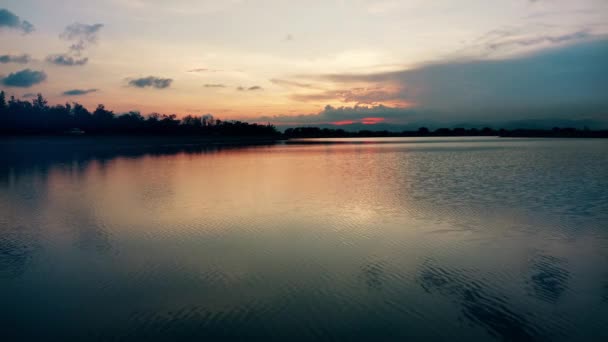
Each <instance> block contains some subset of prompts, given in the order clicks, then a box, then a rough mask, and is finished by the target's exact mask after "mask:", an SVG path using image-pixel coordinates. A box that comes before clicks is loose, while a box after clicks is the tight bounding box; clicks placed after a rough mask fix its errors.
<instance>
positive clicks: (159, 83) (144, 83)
mask: <svg viewBox="0 0 608 342" xmlns="http://www.w3.org/2000/svg"><path fill="white" fill-rule="evenodd" d="M172 82H173V80H172V79H170V78H160V77H154V76H148V77H142V78H136V79H132V80H130V81H129V85H130V86H132V87H136V88H146V87H153V88H157V89H165V88H169V87H170V86H171V83H172Z"/></svg>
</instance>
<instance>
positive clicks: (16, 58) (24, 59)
mask: <svg viewBox="0 0 608 342" xmlns="http://www.w3.org/2000/svg"><path fill="white" fill-rule="evenodd" d="M31 60H32V58H31V57H30V56H29V55H26V54H22V55H2V56H0V63H19V64H27V63H29V62H30V61H31Z"/></svg>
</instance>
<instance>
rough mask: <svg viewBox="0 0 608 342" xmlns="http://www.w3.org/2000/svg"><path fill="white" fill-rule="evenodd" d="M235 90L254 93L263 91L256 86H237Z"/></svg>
mask: <svg viewBox="0 0 608 342" xmlns="http://www.w3.org/2000/svg"><path fill="white" fill-rule="evenodd" d="M236 90H238V91H256V90H264V88H262V87H260V86H257V85H254V86H251V87H243V86H239V87H237V88H236Z"/></svg>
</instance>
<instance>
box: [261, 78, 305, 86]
mask: <svg viewBox="0 0 608 342" xmlns="http://www.w3.org/2000/svg"><path fill="white" fill-rule="evenodd" d="M270 82H271V83H273V84H276V85H278V86H282V87H287V88H291V87H294V88H313V85H312V84H310V83H302V82H297V81H290V80H283V79H278V78H271V79H270Z"/></svg>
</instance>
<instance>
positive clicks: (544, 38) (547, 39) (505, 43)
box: [485, 30, 591, 50]
mask: <svg viewBox="0 0 608 342" xmlns="http://www.w3.org/2000/svg"><path fill="white" fill-rule="evenodd" d="M590 37H591V34H590V33H589V32H588V31H587V30H582V31H577V32H572V33H565V34H560V35H538V36H532V37H508V38H507V37H505V36H503V37H501V39H495V40H490V41H487V42H486V43H485V46H486V48H487V49H490V50H498V49H504V48H508V47H512V46H524V47H526V46H533V45H539V44H543V43H550V44H559V43H565V42H569V41H575V40H582V39H588V38H590Z"/></svg>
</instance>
